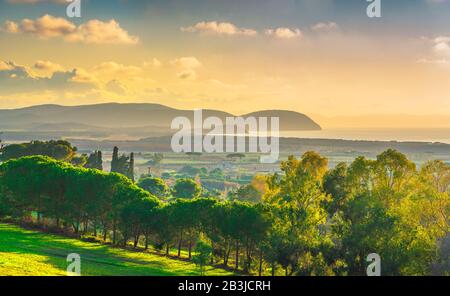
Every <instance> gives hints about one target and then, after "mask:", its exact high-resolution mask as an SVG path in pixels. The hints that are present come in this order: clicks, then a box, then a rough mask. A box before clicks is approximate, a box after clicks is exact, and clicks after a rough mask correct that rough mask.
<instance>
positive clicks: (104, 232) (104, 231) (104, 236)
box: [103, 227, 108, 242]
mask: <svg viewBox="0 0 450 296" xmlns="http://www.w3.org/2000/svg"><path fill="white" fill-rule="evenodd" d="M107 233H108V231H107V230H106V227H105V228H103V241H104V242H106V234H107Z"/></svg>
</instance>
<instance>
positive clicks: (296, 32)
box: [265, 27, 303, 39]
mask: <svg viewBox="0 0 450 296" xmlns="http://www.w3.org/2000/svg"><path fill="white" fill-rule="evenodd" d="M265 34H266V35H268V36H274V37H276V38H279V39H294V38H301V37H302V36H303V34H302V31H301V30H300V29H298V28H293V29H291V28H283V27H281V28H275V29H267V30H265Z"/></svg>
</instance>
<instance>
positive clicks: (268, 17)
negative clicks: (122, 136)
mask: <svg viewBox="0 0 450 296" xmlns="http://www.w3.org/2000/svg"><path fill="white" fill-rule="evenodd" d="M60 2H64V1H61V0H0V28H1V29H0V108H16V107H23V106H30V105H36V104H48V103H51V104H63V105H80V104H94V103H101V102H149V103H161V104H165V105H168V106H171V107H176V108H189V109H191V108H214V109H222V110H225V111H230V112H234V113H235V114H242V113H246V112H249V111H256V110H261V109H290V110H294V111H299V112H303V113H306V114H320V115H323V116H336V115H348V116H352V115H364V114H410V115H431V114H441V115H450V1H448V0H395V1H391V0H382V18H381V19H370V18H368V17H367V15H366V7H367V5H368V3H367V2H366V1H365V0H303V1H302V0H227V1H225V0H192V1H189V0H161V1H150V0H149V1H146V0H145V1H144V0H139V1H137V0H136V1H126V0H107V1H106V0H105V1H102V0H90V1H89V0H85V1H82V2H83V6H82V18H79V19H76V18H75V19H69V18H67V16H66V15H65V10H66V9H65V5H66V4H61V3H60Z"/></svg>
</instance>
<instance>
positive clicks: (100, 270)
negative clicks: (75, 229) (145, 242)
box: [0, 223, 231, 276]
mask: <svg viewBox="0 0 450 296" xmlns="http://www.w3.org/2000/svg"><path fill="white" fill-rule="evenodd" d="M70 253H77V254H79V255H80V256H81V274H82V275H83V276H107V275H108V276H109V275H111V276H120V275H134V276H146V275H147V276H148V275H154V276H155V275H156V276H158V275H161V276H162V275H169V276H170V275H188V276H189V275H199V270H198V268H197V267H196V266H195V264H193V263H190V262H185V261H182V260H176V259H170V258H167V257H164V256H162V255H158V254H153V253H149V252H133V251H128V250H122V249H118V248H112V247H110V246H107V245H101V244H96V243H87V242H83V241H80V240H76V239H71V238H66V237H62V236H57V235H52V234H46V233H41V232H36V231H30V230H24V229H22V228H19V227H17V226H13V225H9V224H1V223H0V275H25V276H28V275H29V276H33V275H45V276H47V275H62V276H64V275H66V269H67V262H66V258H67V255H68V254H70ZM230 274H231V273H230V272H227V271H225V270H223V269H218V268H213V267H207V268H206V275H230Z"/></svg>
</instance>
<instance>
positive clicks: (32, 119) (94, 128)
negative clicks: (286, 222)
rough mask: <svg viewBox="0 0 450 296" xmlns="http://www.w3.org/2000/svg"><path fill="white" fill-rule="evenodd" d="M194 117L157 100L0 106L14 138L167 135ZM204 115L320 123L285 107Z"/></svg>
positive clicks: (300, 126)
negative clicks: (177, 119)
mask: <svg viewBox="0 0 450 296" xmlns="http://www.w3.org/2000/svg"><path fill="white" fill-rule="evenodd" d="M179 116H184V117H188V118H192V117H193V110H180V109H175V108H171V107H167V106H164V105H160V104H148V103H146V104H119V103H106V104H97V105H82V106H61V105H39V106H32V107H27V108H21V109H3V110H0V131H4V132H14V136H13V138H14V137H15V136H16V137H17V136H19V139H18V140H28V137H27V135H28V134H30V137H31V138H29V140H31V139H36V138H49V137H50V138H55V137H76V138H88V139H104V138H113V139H116V140H117V139H124V138H125V139H127V138H135V139H139V138H147V137H152V136H167V135H170V134H172V132H173V131H172V130H171V129H170V125H171V122H172V120H173V119H174V118H175V117H179ZM203 116H204V117H209V116H215V117H218V118H220V119H222V120H224V119H225V118H226V117H235V116H242V117H244V118H248V117H250V116H253V117H261V116H263V117H279V118H280V129H281V130H282V131H317V130H321V126H320V125H319V124H318V123H316V122H314V121H313V120H312V119H311V118H309V117H308V116H306V115H305V114H301V113H298V112H293V111H286V110H265V111H258V112H253V113H249V114H243V115H235V114H230V113H227V112H224V111H219V110H203Z"/></svg>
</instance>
